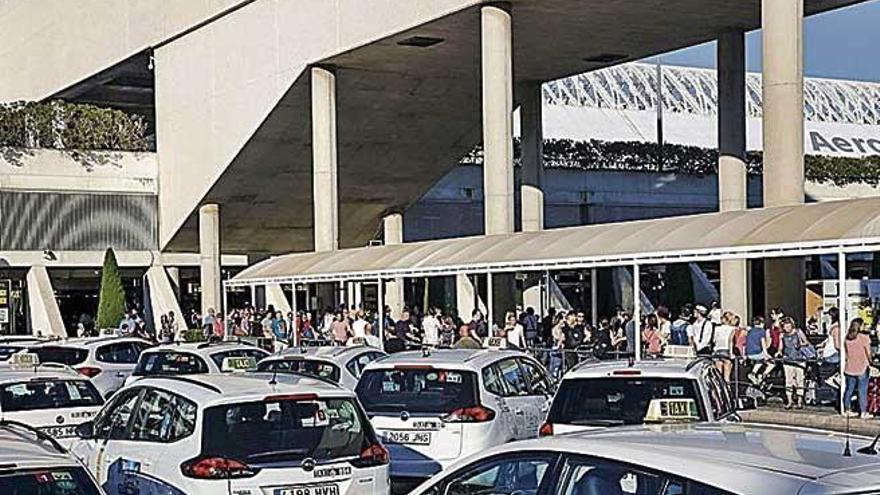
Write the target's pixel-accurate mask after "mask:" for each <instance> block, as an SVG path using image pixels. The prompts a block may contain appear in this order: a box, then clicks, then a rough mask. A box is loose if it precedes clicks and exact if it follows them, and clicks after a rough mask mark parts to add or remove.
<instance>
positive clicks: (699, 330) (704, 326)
mask: <svg viewBox="0 0 880 495" xmlns="http://www.w3.org/2000/svg"><path fill="white" fill-rule="evenodd" d="M707 312H708V310H707V309H706V306H703V305H702V304H697V305H696V306H695V307H694V323H693V324H691V326H690V330H689V332H688V333H689V339H690V342H691V345H692V346H693V347H694V350H696V351H697V355H698V356H710V355H712V353H713V351H714V349H713V345H714V330H715V329H714V327H713V325H712V322H711V321H709V320H708V319H707V318H706V314H707Z"/></svg>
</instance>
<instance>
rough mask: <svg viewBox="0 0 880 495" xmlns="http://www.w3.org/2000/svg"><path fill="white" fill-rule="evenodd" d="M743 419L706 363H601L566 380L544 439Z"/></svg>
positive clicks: (583, 366)
mask: <svg viewBox="0 0 880 495" xmlns="http://www.w3.org/2000/svg"><path fill="white" fill-rule="evenodd" d="M739 419H740V418H739V416H738V414H737V412H736V405H735V404H734V401H733V400H732V399H731V397H730V393H729V389H728V387H727V384H726V383H725V382H724V378H723V377H722V376H721V373H720V372H719V371H718V369H717V368H716V367H715V366H714V365H713V364H712V362H711V361H710V360H708V359H698V360H691V361H687V360H681V359H661V360H656V361H640V362H637V363H629V362H627V361H600V362H598V363H596V362H593V363H584V364H581V365H580V366H577V367H575V368H574V369H573V370H571V371H570V372H568V373H566V374H565V376H563V377H562V381H561V382H560V384H559V388H558V389H557V391H556V396H555V397H554V398H553V405H552V406H551V407H550V412H549V414H548V415H547V419H546V421H545V422H544V424H543V425H541V430H540V434H541V435H542V436H547V435H553V434H559V433H567V432H572V431H580V430H587V429H592V428H601V427H608V426H622V425H633V424H643V423H660V422H663V423H668V422H683V421H739Z"/></svg>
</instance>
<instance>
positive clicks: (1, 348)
mask: <svg viewBox="0 0 880 495" xmlns="http://www.w3.org/2000/svg"><path fill="white" fill-rule="evenodd" d="M23 349H24V348H23V347H21V346H19V345H0V362H2V361H9V358H11V357H12V355H13V354H15V353H17V352H19V351H21V350H23Z"/></svg>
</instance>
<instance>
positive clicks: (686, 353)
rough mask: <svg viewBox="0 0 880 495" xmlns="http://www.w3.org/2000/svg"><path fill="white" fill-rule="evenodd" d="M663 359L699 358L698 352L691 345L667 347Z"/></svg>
mask: <svg viewBox="0 0 880 495" xmlns="http://www.w3.org/2000/svg"><path fill="white" fill-rule="evenodd" d="M663 357H668V358H679V359H694V358H696V357H697V351H695V350H694V348H693V346H689V345H667V346H666V349H664V350H663Z"/></svg>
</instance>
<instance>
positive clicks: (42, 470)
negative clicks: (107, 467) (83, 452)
mask: <svg viewBox="0 0 880 495" xmlns="http://www.w3.org/2000/svg"><path fill="white" fill-rule="evenodd" d="M0 489H2V490H0V492H2V493H3V494H4V495H56V494H57V495H105V494H104V491H103V490H101V488H100V487H98V485H97V483H96V482H95V479H94V478H92V476H91V474H89V472H88V471H87V470H86V469H84V468H83V466H82V465H80V464H79V462H77V460H76V459H75V458H73V457H72V456H71V455H69V454H68V453H67V451H66V450H65V449H64V448H63V447H62V446H61V445H59V444H58V443H57V442H56V441H55V440H54V439H52V437H50V436H48V435H46V434H44V433H42V432H40V431H38V430H34V429H32V428H31V427H29V426H27V425H23V424H20V423H11V422H7V421H0Z"/></svg>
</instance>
